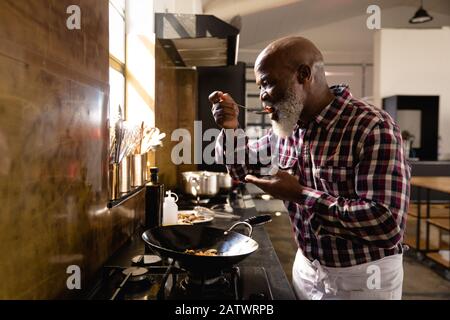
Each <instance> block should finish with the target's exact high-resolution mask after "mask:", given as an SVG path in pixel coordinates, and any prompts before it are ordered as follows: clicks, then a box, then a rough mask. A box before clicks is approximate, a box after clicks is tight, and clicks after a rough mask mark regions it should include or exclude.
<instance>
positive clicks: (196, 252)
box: [184, 249, 217, 257]
mask: <svg viewBox="0 0 450 320" xmlns="http://www.w3.org/2000/svg"><path fill="white" fill-rule="evenodd" d="M184 253H187V254H192V255H194V256H208V257H214V256H217V250H216V249H208V250H192V249H186V250H185V251H184Z"/></svg>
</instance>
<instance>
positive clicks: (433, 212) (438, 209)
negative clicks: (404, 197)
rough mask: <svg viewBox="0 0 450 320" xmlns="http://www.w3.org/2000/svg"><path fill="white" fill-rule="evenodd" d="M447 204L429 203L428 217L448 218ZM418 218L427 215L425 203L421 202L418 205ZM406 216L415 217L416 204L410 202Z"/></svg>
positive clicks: (449, 216) (449, 211) (449, 210)
mask: <svg viewBox="0 0 450 320" xmlns="http://www.w3.org/2000/svg"><path fill="white" fill-rule="evenodd" d="M448 206H449V205H448V204H431V205H430V218H450V209H449V208H448ZM420 209H421V212H420V218H421V219H424V218H426V215H427V205H426V204H422V205H421V206H420ZM408 216H409V217H414V218H417V205H416V204H411V205H410V206H409V210H408Z"/></svg>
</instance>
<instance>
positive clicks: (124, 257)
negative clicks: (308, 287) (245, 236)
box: [105, 194, 295, 300]
mask: <svg viewBox="0 0 450 320" xmlns="http://www.w3.org/2000/svg"><path fill="white" fill-rule="evenodd" d="M231 205H232V207H233V209H234V214H236V215H239V216H241V217H242V218H241V219H240V220H244V219H246V218H249V217H251V216H255V215H257V212H256V208H255V206H254V203H253V200H252V198H251V196H250V195H248V194H247V195H245V196H244V197H243V198H240V199H238V200H236V201H234V202H232V203H231ZM236 221H237V220H229V219H219V218H216V219H214V220H213V221H212V222H211V223H209V224H208V225H209V226H213V227H218V228H222V229H226V228H227V227H229V226H231V225H232V224H233V223H235V222H236ZM142 231H143V230H139V231H138V232H136V234H135V235H134V236H133V237H132V238H131V239H130V241H128V242H127V244H125V245H124V246H123V247H122V248H121V249H120V250H119V251H118V252H117V253H116V254H115V255H114V256H112V257H111V258H110V259H109V261H108V262H107V263H106V264H105V265H109V266H113V265H114V266H124V267H127V266H131V258H133V257H134V256H137V255H140V254H143V253H144V241H143V240H142V239H141V234H142ZM252 238H253V239H254V240H255V241H257V242H258V244H259V249H258V250H257V251H256V252H254V253H253V254H251V255H250V256H248V257H247V258H246V259H244V260H243V261H242V262H240V263H239V264H238V266H248V267H251V266H254V267H264V268H265V270H266V273H267V276H268V280H269V283H270V286H271V290H272V295H273V298H274V299H275V300H293V299H295V295H294V292H293V290H292V288H291V285H290V282H289V281H288V279H287V277H286V274H285V273H284V271H283V269H282V266H281V264H280V261H279V260H278V256H277V255H276V253H275V250H274V248H273V246H272V242H271V241H270V238H269V235H268V234H267V233H266V231H265V229H264V227H263V226H259V227H255V228H254V229H253V236H252Z"/></svg>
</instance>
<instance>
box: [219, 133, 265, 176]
mask: <svg viewBox="0 0 450 320" xmlns="http://www.w3.org/2000/svg"><path fill="white" fill-rule="evenodd" d="M270 136H271V131H269V133H268V134H267V135H265V136H263V137H262V138H260V139H258V140H256V141H255V142H253V143H249V138H248V136H247V135H246V134H245V132H244V131H243V130H242V129H236V130H233V129H226V130H224V129H222V131H221V132H220V135H219V136H218V138H217V142H216V146H215V157H216V159H215V160H216V163H218V164H225V166H226V167H227V170H228V172H229V173H230V175H231V177H232V178H233V179H236V180H240V181H242V182H244V179H245V176H246V175H247V174H252V175H256V176H259V175H265V174H266V171H267V172H268V171H269V169H270V165H271V154H272V147H271V143H270V141H271V137H270Z"/></svg>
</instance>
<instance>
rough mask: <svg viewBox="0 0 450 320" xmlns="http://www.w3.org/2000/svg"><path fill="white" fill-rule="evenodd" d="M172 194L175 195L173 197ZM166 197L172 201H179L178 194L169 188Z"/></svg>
mask: <svg viewBox="0 0 450 320" xmlns="http://www.w3.org/2000/svg"><path fill="white" fill-rule="evenodd" d="M172 195H174V196H175V197H172ZM166 196H167V197H166V199H168V200H171V201H175V202H177V201H178V196H177V194H176V193H175V192H172V191H171V190H167V191H166Z"/></svg>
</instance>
